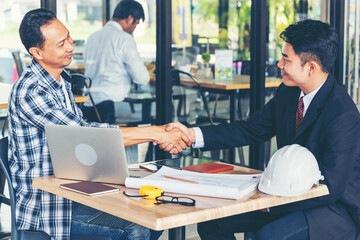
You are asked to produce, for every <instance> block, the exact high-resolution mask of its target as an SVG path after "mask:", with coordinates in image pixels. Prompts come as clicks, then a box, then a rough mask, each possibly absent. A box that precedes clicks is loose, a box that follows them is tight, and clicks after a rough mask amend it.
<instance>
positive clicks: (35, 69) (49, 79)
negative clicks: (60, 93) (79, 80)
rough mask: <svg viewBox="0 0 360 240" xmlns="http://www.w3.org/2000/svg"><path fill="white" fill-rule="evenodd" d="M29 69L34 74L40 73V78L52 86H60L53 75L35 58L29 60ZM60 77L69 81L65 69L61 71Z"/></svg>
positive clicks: (55, 87)
mask: <svg viewBox="0 0 360 240" xmlns="http://www.w3.org/2000/svg"><path fill="white" fill-rule="evenodd" d="M30 69H31V70H32V72H34V73H35V74H36V75H41V78H42V79H44V80H45V83H47V84H49V85H50V86H51V87H52V88H54V89H59V88H61V84H60V83H59V82H58V81H56V79H55V78H53V76H51V75H50V74H49V73H48V72H47V71H46V70H45V69H44V68H43V67H42V66H41V65H40V64H39V63H38V62H37V61H36V60H35V59H33V60H32V61H31V64H30ZM61 77H63V79H64V80H66V81H68V82H70V81H71V77H70V75H69V74H68V73H67V72H66V71H65V70H63V71H62V73H61Z"/></svg>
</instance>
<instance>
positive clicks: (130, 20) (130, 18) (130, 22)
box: [126, 15, 134, 25]
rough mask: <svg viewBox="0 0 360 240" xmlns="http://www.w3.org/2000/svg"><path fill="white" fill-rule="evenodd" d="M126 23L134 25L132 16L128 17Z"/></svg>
mask: <svg viewBox="0 0 360 240" xmlns="http://www.w3.org/2000/svg"><path fill="white" fill-rule="evenodd" d="M126 21H127V23H128V24H129V25H132V24H133V22H134V18H133V17H132V16H131V15H129V16H128V17H127V19H126Z"/></svg>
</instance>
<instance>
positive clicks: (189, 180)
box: [125, 166, 261, 199]
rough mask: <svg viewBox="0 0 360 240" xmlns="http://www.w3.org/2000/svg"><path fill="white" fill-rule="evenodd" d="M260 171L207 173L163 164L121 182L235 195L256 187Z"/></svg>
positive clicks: (130, 186) (214, 195)
mask: <svg viewBox="0 0 360 240" xmlns="http://www.w3.org/2000/svg"><path fill="white" fill-rule="evenodd" d="M260 176H261V174H211V173H198V172H192V171H186V170H177V169H173V168H169V167H166V166H163V167H162V168H161V169H160V170H159V171H157V172H156V173H154V174H151V175H149V176H147V177H144V178H140V179H139V178H126V180H125V186H126V187H128V188H140V187H141V186H144V185H152V186H156V187H158V188H162V189H163V190H164V191H165V192H172V193H182V194H190V195H199V196H207V197H219V198H230V199H239V198H241V197H243V196H245V195H247V194H248V193H250V192H251V191H253V190H255V189H256V188H257V185H258V183H259V180H260Z"/></svg>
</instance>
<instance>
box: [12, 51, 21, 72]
mask: <svg viewBox="0 0 360 240" xmlns="http://www.w3.org/2000/svg"><path fill="white" fill-rule="evenodd" d="M11 54H12V56H13V58H14V61H15V63H16V70H17V73H18V75H19V76H21V74H22V72H23V71H24V68H23V65H22V61H21V58H20V51H12V52H11Z"/></svg>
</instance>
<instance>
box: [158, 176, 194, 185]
mask: <svg viewBox="0 0 360 240" xmlns="http://www.w3.org/2000/svg"><path fill="white" fill-rule="evenodd" d="M163 176H164V178H170V179H174V180H178V181H183V182H188V183H198V182H195V181H191V180H187V179H183V178H177V177H171V176H165V175H163Z"/></svg>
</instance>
